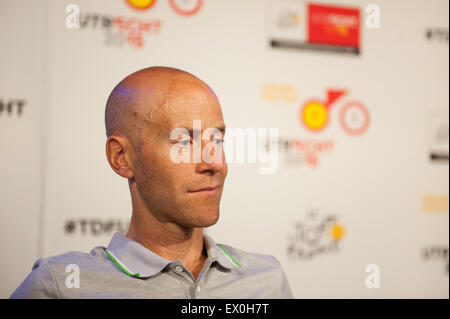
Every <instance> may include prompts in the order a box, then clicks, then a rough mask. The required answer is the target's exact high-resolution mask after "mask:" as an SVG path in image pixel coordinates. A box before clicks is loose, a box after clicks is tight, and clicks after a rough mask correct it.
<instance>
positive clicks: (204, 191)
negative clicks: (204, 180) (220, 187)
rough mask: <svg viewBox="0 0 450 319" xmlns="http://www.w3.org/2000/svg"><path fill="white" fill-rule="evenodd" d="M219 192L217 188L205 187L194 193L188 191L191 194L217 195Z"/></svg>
mask: <svg viewBox="0 0 450 319" xmlns="http://www.w3.org/2000/svg"><path fill="white" fill-rule="evenodd" d="M216 191H217V186H211V187H204V188H200V189H197V190H193V191H188V192H189V193H211V194H213V193H215V192H216Z"/></svg>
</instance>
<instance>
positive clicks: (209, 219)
mask: <svg viewBox="0 0 450 319" xmlns="http://www.w3.org/2000/svg"><path fill="white" fill-rule="evenodd" d="M218 221H219V212H217V213H215V214H211V213H209V214H203V215H200V216H197V218H195V221H194V223H195V226H194V227H210V226H213V225H215V224H216V223H217V222H218Z"/></svg>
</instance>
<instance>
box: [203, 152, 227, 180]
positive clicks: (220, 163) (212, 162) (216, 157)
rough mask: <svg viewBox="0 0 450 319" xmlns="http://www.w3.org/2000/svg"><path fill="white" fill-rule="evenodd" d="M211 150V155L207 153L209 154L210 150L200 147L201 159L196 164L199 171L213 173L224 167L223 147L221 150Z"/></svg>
mask: <svg viewBox="0 0 450 319" xmlns="http://www.w3.org/2000/svg"><path fill="white" fill-rule="evenodd" d="M212 152H213V155H209V156H208V154H207V153H209V154H211V152H210V151H209V150H208V149H205V148H204V147H203V148H202V155H201V161H200V163H198V165H197V171H198V172H199V173H208V174H211V175H214V174H216V173H217V172H220V171H222V170H223V169H224V167H225V165H226V162H225V153H224V150H223V147H222V148H221V151H219V150H218V149H214V151H212ZM216 152H217V153H216ZM220 153H221V154H220ZM220 155H221V156H220Z"/></svg>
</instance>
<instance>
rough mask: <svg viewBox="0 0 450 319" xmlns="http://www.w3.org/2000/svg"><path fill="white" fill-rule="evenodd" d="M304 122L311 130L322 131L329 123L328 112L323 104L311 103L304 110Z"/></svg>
mask: <svg viewBox="0 0 450 319" xmlns="http://www.w3.org/2000/svg"><path fill="white" fill-rule="evenodd" d="M302 120H303V123H305V125H306V127H308V128H309V129H311V130H320V129H322V128H323V127H324V126H325V125H326V124H327V122H328V110H327V108H326V107H325V105H324V104H323V103H320V102H318V101H311V102H308V103H306V104H305V106H304V107H303V110H302Z"/></svg>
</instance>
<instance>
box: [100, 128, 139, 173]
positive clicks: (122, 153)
mask: <svg viewBox="0 0 450 319" xmlns="http://www.w3.org/2000/svg"><path fill="white" fill-rule="evenodd" d="M132 151H133V148H132V147H131V144H130V143H129V142H128V140H127V139H126V138H123V137H120V136H117V135H112V136H110V137H108V139H107V140H106V157H107V158H108V162H109V166H111V168H112V169H113V170H114V172H116V173H117V174H118V175H120V176H122V177H124V178H133V177H134V173H133V167H132V163H131V155H132V154H130V152H132Z"/></svg>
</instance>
